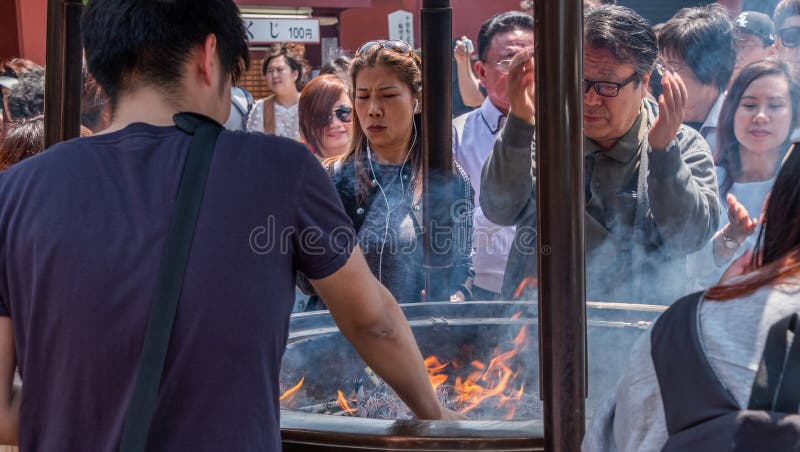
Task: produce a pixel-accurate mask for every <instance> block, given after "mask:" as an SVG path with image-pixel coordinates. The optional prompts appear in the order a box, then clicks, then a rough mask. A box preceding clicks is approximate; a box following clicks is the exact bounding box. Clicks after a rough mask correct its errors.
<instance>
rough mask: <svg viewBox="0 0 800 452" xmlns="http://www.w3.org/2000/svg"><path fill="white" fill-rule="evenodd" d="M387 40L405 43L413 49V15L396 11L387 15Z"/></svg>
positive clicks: (400, 10) (399, 10)
mask: <svg viewBox="0 0 800 452" xmlns="http://www.w3.org/2000/svg"><path fill="white" fill-rule="evenodd" d="M389 39H398V40H400V41H405V42H407V43H409V44H411V47H412V48H413V47H414V15H413V14H411V13H410V12H408V11H403V10H402V9H398V10H397V11H395V12H393V13H391V14H389Z"/></svg>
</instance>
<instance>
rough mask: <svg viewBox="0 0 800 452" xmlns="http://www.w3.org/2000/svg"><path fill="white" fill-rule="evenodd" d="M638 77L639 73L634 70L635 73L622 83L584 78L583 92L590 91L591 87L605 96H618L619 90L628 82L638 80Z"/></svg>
mask: <svg viewBox="0 0 800 452" xmlns="http://www.w3.org/2000/svg"><path fill="white" fill-rule="evenodd" d="M636 78H637V75H636V72H634V73H633V75H631V76H630V77H628V78H626V79H625V80H623V81H622V82H621V83H615V82H606V81H599V80H586V79H583V94H586V93H588V92H589V89H591V88H594V91H595V92H596V93H597V94H599V95H601V96H603V97H617V95H618V94H619V90H621V89H622V88H623V87H625V85H627V84H628V83H630V82H632V81H634V80H636Z"/></svg>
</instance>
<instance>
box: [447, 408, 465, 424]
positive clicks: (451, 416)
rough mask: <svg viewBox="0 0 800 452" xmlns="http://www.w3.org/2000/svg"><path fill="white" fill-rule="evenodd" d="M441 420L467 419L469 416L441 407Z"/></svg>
mask: <svg viewBox="0 0 800 452" xmlns="http://www.w3.org/2000/svg"><path fill="white" fill-rule="evenodd" d="M441 420H443V421H468V420H469V418H468V417H466V416H464V415H463V414H461V413H459V412H457V411H453V410H451V409H448V408H444V407H442V417H441Z"/></svg>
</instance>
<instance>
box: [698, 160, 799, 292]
mask: <svg viewBox="0 0 800 452" xmlns="http://www.w3.org/2000/svg"><path fill="white" fill-rule="evenodd" d="M796 147H797V145H793V146H792V150H790V151H789V155H788V156H787V157H786V161H785V162H784V163H783V166H782V167H781V170H780V171H779V172H778V177H777V178H776V179H775V185H774V186H773V187H772V192H771V193H770V195H769V200H768V201H767V210H766V213H765V215H764V222H763V224H762V226H761V230H760V231H759V233H758V240H757V242H756V248H755V251H754V253H753V261H752V262H751V270H752V271H751V272H750V273H749V274H748V275H746V276H744V277H743V278H742V279H739V280H736V281H735V282H732V283H730V284H723V285H719V286H715V287H712V288H711V289H709V290H708V292H707V293H706V295H705V298H706V299H709V300H718V301H723V300H729V299H732V298H739V297H744V296H747V295H750V294H752V293H754V292H755V291H757V290H758V289H760V288H762V287H764V286H767V285H770V284H779V283H781V282H784V281H786V280H788V279H790V278H792V277H794V276H796V275H797V274H798V272H800V184H799V183H797V181H798V179H800V151H798V150H796V149H795V148H796Z"/></svg>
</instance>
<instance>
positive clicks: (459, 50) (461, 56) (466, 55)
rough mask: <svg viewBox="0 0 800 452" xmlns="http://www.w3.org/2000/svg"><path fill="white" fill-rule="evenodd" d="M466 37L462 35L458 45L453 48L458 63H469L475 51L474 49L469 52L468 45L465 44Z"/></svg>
mask: <svg viewBox="0 0 800 452" xmlns="http://www.w3.org/2000/svg"><path fill="white" fill-rule="evenodd" d="M466 39H467V37H466V36H462V37H461V39H459V40H457V41H456V47H455V48H454V49H453V55H454V56H455V58H456V63H459V64H469V59H470V57H471V56H472V53H474V51H473V52H467V46H466V45H464V41H465V40H466Z"/></svg>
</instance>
